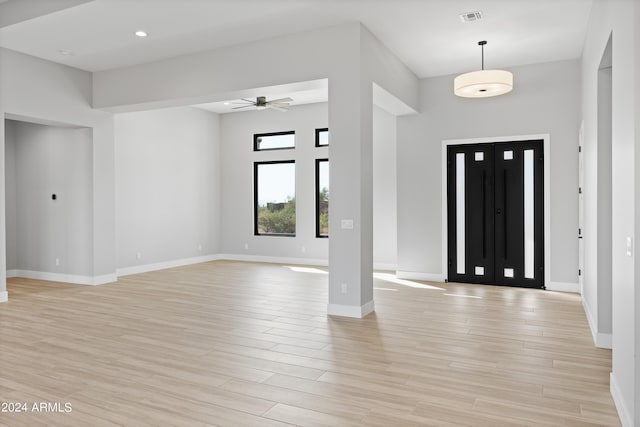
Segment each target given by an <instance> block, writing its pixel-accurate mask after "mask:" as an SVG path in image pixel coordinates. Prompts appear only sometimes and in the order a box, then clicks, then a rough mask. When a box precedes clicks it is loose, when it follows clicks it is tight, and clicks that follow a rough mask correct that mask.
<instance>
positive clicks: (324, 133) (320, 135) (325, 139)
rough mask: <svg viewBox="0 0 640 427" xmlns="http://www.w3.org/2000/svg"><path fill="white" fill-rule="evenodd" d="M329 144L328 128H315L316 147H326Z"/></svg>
mask: <svg viewBox="0 0 640 427" xmlns="http://www.w3.org/2000/svg"><path fill="white" fill-rule="evenodd" d="M327 145H329V129H327V128H322V129H316V147H326V146H327Z"/></svg>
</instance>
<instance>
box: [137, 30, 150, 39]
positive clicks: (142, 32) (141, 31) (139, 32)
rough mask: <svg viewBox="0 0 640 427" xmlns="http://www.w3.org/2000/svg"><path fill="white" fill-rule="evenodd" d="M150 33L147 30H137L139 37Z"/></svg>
mask: <svg viewBox="0 0 640 427" xmlns="http://www.w3.org/2000/svg"><path fill="white" fill-rule="evenodd" d="M148 35H149V34H148V33H147V32H146V31H143V30H138V31H136V36H138V37H147V36H148Z"/></svg>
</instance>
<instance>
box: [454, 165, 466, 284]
mask: <svg viewBox="0 0 640 427" xmlns="http://www.w3.org/2000/svg"><path fill="white" fill-rule="evenodd" d="M464 181H465V174H464V153H456V260H457V263H456V273H458V274H465V271H466V269H465V262H466V259H465V252H466V246H465V243H466V235H465V231H466V229H465V209H466V207H465V182H464Z"/></svg>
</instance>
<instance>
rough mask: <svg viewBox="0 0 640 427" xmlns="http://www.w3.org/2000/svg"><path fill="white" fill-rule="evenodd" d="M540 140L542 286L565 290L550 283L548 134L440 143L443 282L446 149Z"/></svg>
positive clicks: (445, 270) (446, 247)
mask: <svg viewBox="0 0 640 427" xmlns="http://www.w3.org/2000/svg"><path fill="white" fill-rule="evenodd" d="M531 140H542V147H543V151H544V176H543V180H544V187H543V191H544V286H545V288H546V289H547V290H565V289H554V286H552V283H551V167H550V165H551V162H550V159H551V155H550V154H551V153H550V150H551V145H550V140H551V138H550V136H549V134H536V135H517V136H498V137H489V138H469V139H445V140H443V141H442V150H441V153H442V159H441V163H440V165H441V169H442V203H441V204H442V213H441V215H442V217H441V218H442V248H441V250H442V273H443V276H444V278H445V281H447V280H448V274H449V273H448V271H449V270H448V268H447V265H448V262H447V260H448V257H447V254H448V253H449V239H448V235H447V230H448V229H449V224H448V221H447V206H448V200H447V149H448V147H449V146H450V145H462V144H486V143H492V142H519V141H531Z"/></svg>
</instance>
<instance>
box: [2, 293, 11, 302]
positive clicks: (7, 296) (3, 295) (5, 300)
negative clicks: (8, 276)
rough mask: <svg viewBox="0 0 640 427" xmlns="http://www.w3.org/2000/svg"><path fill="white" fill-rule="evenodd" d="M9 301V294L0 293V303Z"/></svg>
mask: <svg viewBox="0 0 640 427" xmlns="http://www.w3.org/2000/svg"><path fill="white" fill-rule="evenodd" d="M7 301H9V293H8V292H7V291H2V292H0V303H2V302H7Z"/></svg>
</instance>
